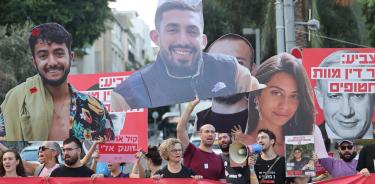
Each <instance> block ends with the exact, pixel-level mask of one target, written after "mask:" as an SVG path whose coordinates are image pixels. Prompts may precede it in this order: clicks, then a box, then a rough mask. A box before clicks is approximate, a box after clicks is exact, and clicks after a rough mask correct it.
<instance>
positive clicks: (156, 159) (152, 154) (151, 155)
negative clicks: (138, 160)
mask: <svg viewBox="0 0 375 184" xmlns="http://www.w3.org/2000/svg"><path fill="white" fill-rule="evenodd" d="M146 158H148V159H151V161H152V163H153V164H154V165H156V166H160V165H161V163H162V161H163V159H162V158H161V156H160V153H159V150H158V147H156V146H149V147H148V151H147V153H146Z"/></svg>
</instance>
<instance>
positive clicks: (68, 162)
mask: <svg viewBox="0 0 375 184" xmlns="http://www.w3.org/2000/svg"><path fill="white" fill-rule="evenodd" d="M77 161H78V157H70V160H65V159H64V162H65V164H66V165H68V166H72V165H74V164H75V163H76V162H77Z"/></svg>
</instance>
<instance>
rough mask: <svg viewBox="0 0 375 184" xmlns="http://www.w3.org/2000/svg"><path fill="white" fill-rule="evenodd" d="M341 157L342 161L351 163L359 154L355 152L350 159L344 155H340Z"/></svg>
mask: <svg viewBox="0 0 375 184" xmlns="http://www.w3.org/2000/svg"><path fill="white" fill-rule="evenodd" d="M339 155H340V158H341V159H342V160H344V161H345V162H351V161H352V160H353V159H354V158H355V157H356V156H357V152H355V151H354V152H353V153H352V154H351V155H350V157H349V158H346V157H345V156H344V154H342V153H339Z"/></svg>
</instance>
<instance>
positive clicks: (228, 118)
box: [196, 108, 248, 134]
mask: <svg viewBox="0 0 375 184" xmlns="http://www.w3.org/2000/svg"><path fill="white" fill-rule="evenodd" d="M247 117H248V110H247V109H245V110H243V111H241V112H237V113H234V114H219V113H216V112H214V111H212V109H211V108H208V109H206V110H203V111H200V112H198V113H197V122H196V123H197V126H196V127H197V130H199V128H200V127H201V126H203V125H205V124H207V123H209V124H211V125H212V126H214V127H215V129H216V132H219V133H228V134H230V133H231V130H232V128H233V127H234V126H237V125H240V126H241V128H242V130H245V129H246V125H247Z"/></svg>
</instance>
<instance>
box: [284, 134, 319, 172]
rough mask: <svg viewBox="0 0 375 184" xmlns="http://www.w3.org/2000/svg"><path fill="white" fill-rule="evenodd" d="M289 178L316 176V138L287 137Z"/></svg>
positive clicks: (304, 136)
mask: <svg viewBox="0 0 375 184" xmlns="http://www.w3.org/2000/svg"><path fill="white" fill-rule="evenodd" d="M285 150H286V174H287V177H296V176H315V161H314V160H313V154H314V136H313V135H298V136H285Z"/></svg>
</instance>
